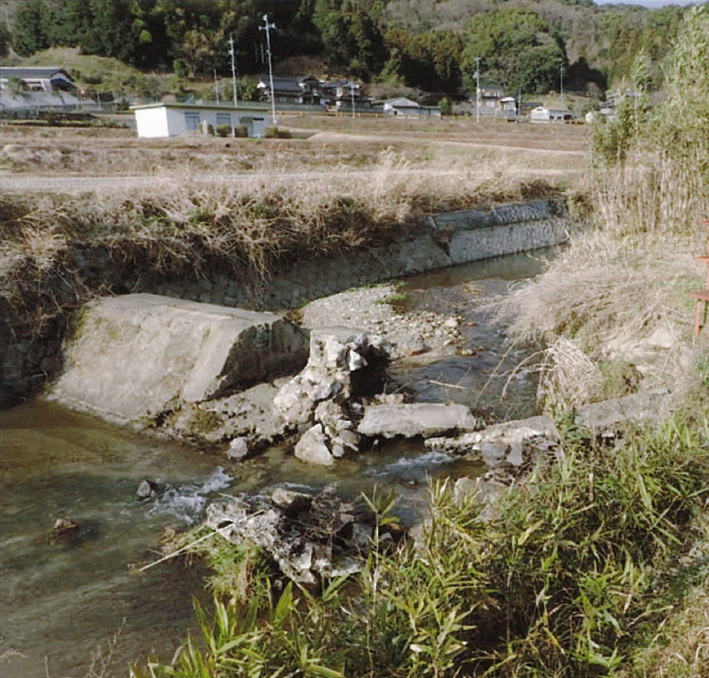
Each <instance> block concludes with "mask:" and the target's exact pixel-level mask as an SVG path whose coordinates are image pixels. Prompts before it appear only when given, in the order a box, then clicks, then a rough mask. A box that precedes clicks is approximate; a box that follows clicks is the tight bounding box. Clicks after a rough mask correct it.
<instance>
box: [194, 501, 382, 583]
mask: <svg viewBox="0 0 709 678" xmlns="http://www.w3.org/2000/svg"><path fill="white" fill-rule="evenodd" d="M206 522H207V525H209V527H211V528H212V529H214V530H217V531H218V532H219V533H220V534H221V535H222V536H223V537H224V538H225V539H228V540H229V541H230V542H232V543H234V544H240V543H243V542H249V543H251V544H254V545H256V546H258V547H260V548H262V549H263V550H264V551H265V552H266V553H268V554H269V555H270V556H271V557H272V558H273V559H274V560H275V562H276V563H277V564H278V566H279V568H280V569H281V571H282V572H283V574H285V575H286V576H287V577H288V578H289V579H292V580H293V581H294V582H297V583H299V584H317V583H319V582H321V581H322V579H323V578H331V577H338V576H341V575H344V574H351V573H354V572H358V571H360V570H361V569H362V567H363V564H364V558H363V556H365V555H366V553H367V551H368V549H369V545H370V540H371V538H372V535H373V523H372V521H371V520H370V519H369V518H368V517H367V516H365V515H363V514H362V513H361V512H360V511H358V509H357V508H356V507H355V506H354V505H353V504H352V503H349V502H346V501H344V500H342V499H341V498H339V497H338V496H337V495H336V493H335V491H334V489H333V488H326V489H325V490H323V491H322V492H320V493H317V494H309V493H306V492H300V491H296V490H292V489H289V488H283V487H279V488H276V489H274V490H272V492H271V494H270V495H267V494H262V495H257V496H247V495H241V496H239V497H237V498H235V499H233V500H231V501H229V502H226V503H215V504H212V505H210V506H209V508H208V509H207V521H206Z"/></svg>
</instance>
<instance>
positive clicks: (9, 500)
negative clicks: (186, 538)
mask: <svg viewBox="0 0 709 678" xmlns="http://www.w3.org/2000/svg"><path fill="white" fill-rule="evenodd" d="M540 266H541V264H540V262H539V261H538V260H537V259H535V258H532V257H529V256H512V257H505V258H502V259H499V260H494V261H489V262H478V263H475V264H468V265H465V266H461V267H457V268H454V269H448V270H446V271H442V272H437V273H432V274H426V275H423V276H417V277H415V278H412V279H410V280H408V281H407V283H406V288H407V299H406V302H405V303H406V304H407V305H408V306H409V307H410V308H430V309H433V310H436V311H437V312H442V311H443V310H448V311H449V312H451V313H456V314H458V315H459V316H461V317H462V318H463V319H464V321H465V322H464V325H463V333H464V335H465V338H466V342H467V344H468V346H469V347H471V348H472V349H474V350H472V355H470V356H468V357H466V358H462V357H456V358H445V359H443V360H437V361H434V362H430V361H429V362H426V361H420V362H418V363H409V364H407V365H406V366H405V367H404V368H401V369H399V370H398V371H397V373H396V374H395V375H394V376H395V378H396V379H397V380H400V382H401V383H402V384H404V383H405V384H406V385H407V386H408V387H410V388H413V390H415V391H416V392H417V394H418V397H419V399H421V400H446V399H448V400H455V401H458V402H465V403H466V404H469V405H472V406H474V407H482V405H483V404H485V405H486V407H487V408H488V410H489V411H490V412H493V413H496V414H498V415H499V416H506V415H509V414H511V413H514V414H515V415H516V416H525V415H527V414H531V413H533V405H532V404H531V403H532V396H533V394H534V381H533V379H531V378H530V374H528V373H526V372H524V371H521V372H519V373H518V374H514V373H513V372H512V373H511V370H512V367H511V366H513V365H514V364H516V363H519V361H520V360H523V359H524V358H525V356H526V355H528V353H529V349H524V348H522V347H512V348H510V347H508V346H507V347H506V346H505V345H504V342H503V341H502V338H501V336H500V335H499V333H498V330H497V329H495V328H494V327H492V326H490V324H489V322H488V320H489V318H488V316H487V315H486V313H485V312H484V311H481V310H480V308H479V305H478V303H477V301H478V300H479V299H481V298H483V299H484V298H485V297H487V296H488V295H490V294H498V293H504V292H505V291H506V290H507V288H508V286H509V284H510V282H511V281H515V280H520V279H523V278H527V277H529V276H531V275H534V274H535V273H537V272H538V271H539V270H540ZM525 351H526V352H527V353H525ZM481 390H482V391H484V393H485V396H484V397H483V398H482V400H481V397H480V391H481ZM503 391H505V393H506V394H507V393H512V394H513V395H512V396H510V395H505V397H504V398H502V399H500V395H501V393H502V392H503ZM0 461H1V465H2V475H1V477H0V483H1V488H0V489H1V495H0V559H1V561H0V563H1V569H2V571H1V575H2V576H1V578H0V594H1V597H0V604H1V605H2V607H1V610H0V613H1V618H0V619H1V626H0V634H1V640H0V661H1V663H0V671H1V673H2V676H3V678H20V677H22V678H34V677H35V676H37V677H42V678H47V677H48V678H65V677H67V676H71V677H73V678H83V677H84V676H91V677H92V678H93V677H95V676H104V677H105V678H108V677H109V676H126V675H127V663H128V662H129V661H135V662H138V663H141V662H144V661H145V660H146V658H147V657H148V656H149V655H151V654H152V655H158V656H159V657H160V658H161V659H162V660H163V661H165V660H168V659H169V658H170V657H171V656H172V654H173V653H174V651H175V649H176V648H177V647H178V646H179V643H180V641H181V640H182V639H183V638H184V636H185V634H186V632H187V630H188V629H189V628H190V625H191V624H192V619H193V613H192V605H193V602H192V601H193V597H194V595H195V594H196V593H199V592H200V591H201V589H202V577H203V575H204V573H203V572H202V571H201V569H200V568H199V567H194V568H186V567H184V566H183V565H182V564H181V563H178V562H176V561H167V562H165V563H163V564H161V565H158V566H157V567H154V568H151V569H149V570H146V571H144V572H140V573H139V572H137V571H136V569H137V568H136V566H139V565H141V564H144V563H146V562H151V561H153V560H156V559H157V558H158V557H159V554H158V550H159V541H160V535H161V533H162V531H163V529H164V528H165V527H166V526H167V525H174V526H175V527H178V528H184V527H187V526H189V525H191V524H194V523H195V522H196V521H198V520H199V519H200V516H201V514H202V511H203V509H204V506H205V504H206V503H207V502H208V501H209V499H210V498H211V497H216V496H219V494H220V493H228V494H234V493H237V492H244V491H246V492H248V491H257V490H259V489H262V488H265V487H269V486H272V485H276V484H284V483H293V482H297V483H299V484H302V485H307V486H310V487H313V488H322V487H324V486H326V485H329V484H333V483H336V484H337V486H338V488H339V490H340V491H341V492H342V493H343V494H345V495H349V496H356V495H357V494H359V493H360V492H362V491H365V492H366V491H371V489H372V488H373V487H374V486H375V485H379V486H388V487H392V488H394V489H395V490H396V491H397V492H398V493H399V495H400V497H401V499H400V507H401V509H400V512H401V513H402V517H403V518H404V520H413V519H414V518H415V517H416V516H417V515H420V512H421V511H422V510H423V509H424V507H425V503H426V478H427V477H441V476H452V477H457V476H461V475H478V474H479V473H480V472H481V471H482V469H481V468H480V467H479V466H477V465H475V464H472V463H470V462H468V461H465V460H461V459H453V458H451V457H448V456H446V455H443V454H440V453H432V452H428V451H426V450H425V448H424V447H423V446H422V445H421V444H420V443H416V442H411V441H406V442H394V443H392V444H389V445H386V446H384V447H383V448H382V449H380V450H378V451H377V452H375V453H374V452H372V453H367V454H362V455H360V456H359V457H357V458H354V459H349V460H343V461H340V462H338V464H337V465H336V467H335V468H333V469H322V468H318V467H314V466H308V465H306V464H303V463H302V462H300V461H298V460H296V459H295V458H294V457H293V456H291V455H288V454H287V453H286V452H285V451H284V450H282V449H279V448H272V449H270V450H268V451H266V452H265V453H264V454H262V455H260V456H259V457H256V458H255V459H252V460H248V461H246V462H242V463H241V464H239V465H233V466H230V467H229V468H226V469H225V468H223V464H224V461H223V459H221V458H220V457H218V456H215V455H212V454H204V453H200V452H199V451H198V450H195V449H194V448H187V447H184V446H181V445H178V444H175V443H167V442H164V441H160V440H156V439H153V438H150V437H145V436H139V435H138V434H136V433H134V432H132V431H130V430H127V429H124V428H121V427H117V426H112V425H110V424H106V423H104V422H102V421H100V420H98V419H95V418H93V417H90V416H87V415H83V414H77V413H75V412H72V411H70V410H67V409H65V408H63V407H61V406H59V405H56V404H51V403H46V402H42V401H36V402H33V403H28V404H25V405H22V406H20V407H17V408H15V409H13V410H9V411H6V412H4V413H3V415H2V456H1V458H0ZM145 478H148V479H151V480H155V481H160V482H161V483H165V484H166V485H167V487H168V488H169V489H168V490H167V491H166V492H164V493H163V494H162V495H161V496H160V497H159V498H157V499H147V500H146V499H139V498H138V496H137V494H136V490H137V488H138V486H139V484H140V482H141V481H142V480H143V479H145ZM59 518H64V519H69V520H72V521H75V522H76V523H77V524H78V526H79V527H78V529H77V530H74V531H72V532H71V533H70V534H67V535H66V536H64V537H59V538H57V537H56V536H54V531H53V527H54V523H55V521H56V520H57V519H59Z"/></svg>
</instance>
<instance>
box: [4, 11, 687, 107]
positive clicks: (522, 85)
mask: <svg viewBox="0 0 709 678" xmlns="http://www.w3.org/2000/svg"><path fill="white" fill-rule="evenodd" d="M3 4H4V5H5V8H4V11H3V13H2V16H0V19H1V23H0V50H1V53H2V56H3V57H4V58H5V59H6V60H7V57H8V56H11V55H12V54H13V53H14V54H16V55H18V56H28V55H31V54H33V53H35V52H38V51H41V50H44V49H47V48H50V47H59V46H69V47H79V48H80V50H81V51H82V52H83V53H84V54H95V55H99V56H107V57H114V58H117V59H119V60H121V61H123V62H125V63H127V64H130V65H132V66H135V67H138V68H140V69H143V70H157V71H163V72H174V73H175V74H176V75H178V76H181V77H188V78H189V77H199V76H212V75H213V72H214V71H216V72H217V73H218V74H220V75H222V76H227V75H229V74H230V68H231V65H230V56H229V44H228V41H229V37H230V36H233V38H234V41H235V54H236V61H237V66H238V70H239V73H240V74H242V75H244V74H249V73H257V72H261V71H263V70H264V68H265V56H266V52H265V46H264V41H265V36H264V32H263V31H262V30H260V27H261V26H263V15H264V14H266V13H267V14H268V16H269V20H270V21H272V22H275V23H276V25H277V29H276V30H274V31H273V32H272V48H273V54H274V58H275V60H276V63H278V61H279V60H283V59H285V58H287V57H292V56H298V55H319V56H321V57H322V58H323V59H324V65H325V67H326V68H328V69H329V70H330V72H331V73H333V74H338V75H343V76H347V77H349V76H354V77H358V78H361V79H362V80H364V81H386V82H390V83H399V84H402V85H406V86H409V87H417V88H420V89H422V90H424V91H427V92H436V93H446V94H450V95H454V96H455V95H464V94H466V93H470V92H471V91H474V89H475V71H476V64H477V63H478V62H477V59H480V68H481V72H482V73H484V74H485V78H486V79H487V80H488V81H491V82H495V83H497V84H499V85H502V86H503V87H505V88H506V89H508V90H510V91H516V90H521V91H524V92H527V93H539V94H542V93H546V92H549V91H554V90H557V91H558V89H559V87H560V84H561V83H560V80H561V77H562V74H563V78H564V85H565V89H567V90H571V91H577V92H585V93H589V94H591V95H596V96H598V95H600V94H601V93H602V92H603V91H604V90H605V89H607V87H608V86H612V87H616V88H617V87H619V86H621V85H622V84H623V82H624V80H626V79H628V78H629V76H630V74H631V71H632V70H633V68H637V67H638V64H640V63H641V65H642V68H643V71H644V72H645V73H647V74H649V85H650V87H655V88H659V87H660V86H661V70H660V65H661V63H662V61H663V59H664V58H665V57H666V55H667V52H668V50H669V45H670V44H671V43H672V40H673V39H674V38H675V36H676V34H677V30H678V27H679V25H680V23H681V21H682V16H683V13H684V11H685V8H681V7H665V8H662V9H659V10H646V9H643V8H641V7H634V6H625V5H605V6H597V5H595V4H594V3H593V2H591V1H590V0H507V1H506V0H23V1H22V2H19V1H18V0H7V1H6V2H5V3H3ZM637 59H640V61H639V62H638V61H636V60H637Z"/></svg>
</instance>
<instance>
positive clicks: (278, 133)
mask: <svg viewBox="0 0 709 678" xmlns="http://www.w3.org/2000/svg"><path fill="white" fill-rule="evenodd" d="M263 138H264V139H291V138H292V135H291V133H290V131H289V130H287V129H280V128H279V127H267V128H266V129H265V130H264V131H263Z"/></svg>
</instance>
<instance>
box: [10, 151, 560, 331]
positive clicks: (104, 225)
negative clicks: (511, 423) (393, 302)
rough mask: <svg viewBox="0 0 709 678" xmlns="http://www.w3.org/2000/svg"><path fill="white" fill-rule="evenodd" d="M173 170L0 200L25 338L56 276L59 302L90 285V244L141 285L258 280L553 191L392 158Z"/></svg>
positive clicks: (57, 308) (13, 300) (49, 299)
mask: <svg viewBox="0 0 709 678" xmlns="http://www.w3.org/2000/svg"><path fill="white" fill-rule="evenodd" d="M194 176H195V175H194V174H192V173H189V172H184V173H183V174H182V175H181V176H179V175H177V174H173V175H171V176H169V177H166V178H164V179H162V180H161V181H160V182H159V183H158V185H157V190H156V186H155V185H153V186H151V187H150V188H146V189H144V190H131V191H116V192H112V193H101V194H95V195H93V194H82V195H64V196H60V195H51V194H47V195H42V194H36V195H31V196H19V195H16V194H12V193H9V194H4V195H3V197H2V217H3V218H2V225H1V226H0V236H2V257H3V259H2V264H3V265H2V295H3V297H4V298H5V299H6V300H7V302H8V303H10V305H11V307H12V308H13V309H14V310H15V313H16V319H15V321H16V324H18V325H22V326H24V327H26V328H27V329H28V331H31V330H32V329H33V328H34V329H36V328H37V326H40V325H41V323H42V322H45V321H46V320H47V319H51V318H53V317H54V316H55V315H56V314H58V313H61V312H62V308H63V306H64V305H65V302H63V301H62V300H57V299H55V296H56V295H54V296H53V294H52V293H51V290H49V289H47V290H45V291H46V294H44V296H43V297H42V299H38V298H37V290H44V289H45V288H47V287H48V286H49V287H51V286H52V285H55V284H56V283H57V280H56V278H57V276H60V277H62V276H63V278H65V279H66V280H67V281H69V283H68V287H70V288H71V289H72V290H74V291H76V292H77V294H78V295H79V297H76V295H74V296H72V297H71V298H70V299H69V302H68V303H69V305H71V306H73V305H75V304H77V303H79V302H80V299H79V298H87V297H89V296H90V295H91V294H92V293H93V291H94V290H95V289H98V288H101V285H102V280H101V279H100V276H99V277H98V278H95V279H93V280H91V281H87V280H85V279H83V278H82V275H81V272H80V268H81V266H80V265H79V264H76V261H75V260H76V253H79V254H80V253H81V252H82V251H83V250H86V249H91V248H97V247H101V248H104V249H105V250H106V251H107V252H108V253H109V257H110V258H111V259H112V260H114V261H117V262H120V263H121V265H122V266H130V267H132V268H133V269H135V270H138V271H140V273H141V275H142V276H143V278H146V279H149V278H152V279H155V278H156V277H160V276H176V275H179V276H188V277H190V278H191V279H194V280H197V279H198V278H199V277H200V276H202V275H209V272H208V269H209V267H210V266H213V265H214V262H215V261H216V262H219V266H220V267H221V268H222V269H223V270H225V271H230V275H233V276H235V277H240V276H241V277H243V278H248V279H251V280H258V279H263V278H265V277H267V276H268V275H269V273H270V271H271V270H272V269H273V267H274V266H275V265H277V264H279V263H282V262H285V261H291V260H294V259H301V258H312V257H317V256H322V255H328V254H336V253H341V252H344V251H348V250H352V249H354V248H358V247H366V246H370V245H376V244H383V243H386V242H387V240H388V239H389V238H391V237H393V236H394V235H395V234H396V233H399V232H402V231H404V230H406V229H411V228H417V227H418V225H419V224H420V223H421V222H422V220H423V218H424V216H425V215H426V214H428V213H432V212H439V211H447V210H452V209H462V208H467V207H472V206H474V205H479V204H481V203H489V202H499V201H507V200H519V199H521V198H522V197H530V196H531V197H533V195H532V194H535V195H541V194H540V191H541V192H542V193H545V194H547V195H548V194H553V193H554V188H553V187H552V186H550V185H548V184H544V183H543V182H542V183H540V182H536V183H530V182H524V181H520V180H519V179H518V178H516V177H513V176H512V177H511V176H505V175H504V174H503V173H501V172H499V171H496V169H495V168H492V169H491V170H490V171H488V172H486V171H484V170H481V169H480V168H479V169H478V171H477V172H476V173H475V174H473V173H469V174H466V173H464V172H463V173H461V172H449V173H428V172H425V171H419V170H417V169H415V168H412V167H411V166H410V164H409V163H408V162H407V161H406V160H405V159H404V158H403V157H402V156H400V155H399V154H397V153H396V152H394V151H391V150H390V151H385V152H383V153H381V154H379V155H378V157H377V160H376V165H375V166H374V167H372V168H370V170H369V171H367V172H358V171H355V170H350V169H347V168H340V169H339V170H337V171H335V170H333V171H331V172H329V173H319V174H310V175H307V174H293V173H290V172H288V171H285V170H283V171H278V172H271V173H264V172H261V173H259V174H258V175H257V176H254V177H251V178H248V177H247V178H246V179H245V180H244V181H241V182H238V183H231V184H228V183H221V182H215V183H212V184H210V183H197V182H195V181H194Z"/></svg>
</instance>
